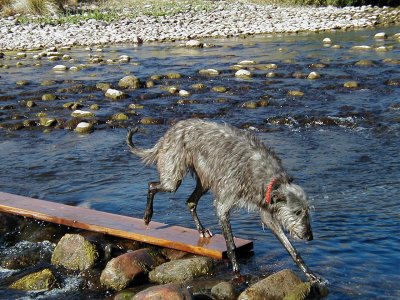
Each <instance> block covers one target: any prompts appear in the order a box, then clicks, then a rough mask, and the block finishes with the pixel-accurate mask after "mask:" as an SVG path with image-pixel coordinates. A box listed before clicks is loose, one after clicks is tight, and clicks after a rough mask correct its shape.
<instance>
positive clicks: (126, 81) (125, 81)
mask: <svg viewBox="0 0 400 300" xmlns="http://www.w3.org/2000/svg"><path fill="white" fill-rule="evenodd" d="M118 86H119V87H121V88H124V89H138V88H140V79H139V78H137V77H136V76H133V75H129V76H125V77H124V78H122V79H120V81H119V82H118Z"/></svg>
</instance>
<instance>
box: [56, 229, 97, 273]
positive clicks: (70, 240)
mask: <svg viewBox="0 0 400 300" xmlns="http://www.w3.org/2000/svg"><path fill="white" fill-rule="evenodd" d="M98 257H99V253H98V251H97V249H96V247H95V246H94V245H93V244H92V243H90V242H89V241H87V240H86V239H85V238H84V237H83V236H81V235H79V234H66V235H64V236H63V237H62V238H61V240H60V241H59V242H58V244H57V246H56V248H55V249H54V252H53V256H52V257H51V263H52V264H54V265H57V266H60V265H61V266H63V267H65V268H66V269H69V270H81V271H82V270H86V269H89V268H91V267H92V266H93V265H94V264H95V262H96V260H97V259H98Z"/></svg>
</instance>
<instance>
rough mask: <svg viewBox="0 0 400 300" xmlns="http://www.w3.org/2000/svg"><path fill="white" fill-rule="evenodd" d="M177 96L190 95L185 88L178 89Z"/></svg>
mask: <svg viewBox="0 0 400 300" xmlns="http://www.w3.org/2000/svg"><path fill="white" fill-rule="evenodd" d="M179 96H181V97H188V96H190V93H189V92H188V91H186V90H180V91H179Z"/></svg>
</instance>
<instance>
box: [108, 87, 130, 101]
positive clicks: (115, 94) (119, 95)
mask: <svg viewBox="0 0 400 300" xmlns="http://www.w3.org/2000/svg"><path fill="white" fill-rule="evenodd" d="M105 96H106V97H107V98H110V99H113V100H120V99H124V98H127V97H128V95H127V94H125V93H124V92H122V91H118V90H114V89H108V90H107V91H106V93H105Z"/></svg>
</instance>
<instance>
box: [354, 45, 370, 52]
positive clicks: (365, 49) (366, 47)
mask: <svg viewBox="0 0 400 300" xmlns="http://www.w3.org/2000/svg"><path fill="white" fill-rule="evenodd" d="M351 49H352V50H358V51H368V50H371V49H372V47H371V46H367V45H358V46H353V47H351Z"/></svg>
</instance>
